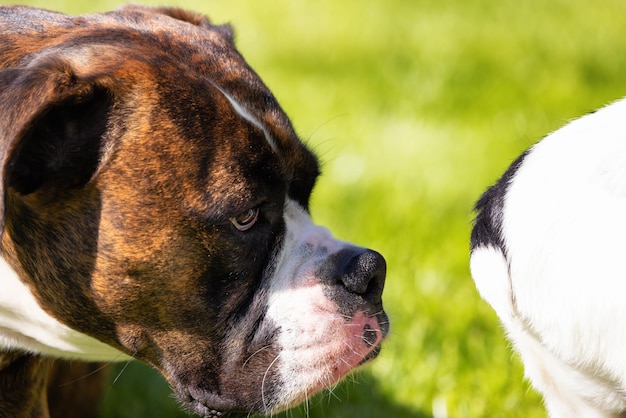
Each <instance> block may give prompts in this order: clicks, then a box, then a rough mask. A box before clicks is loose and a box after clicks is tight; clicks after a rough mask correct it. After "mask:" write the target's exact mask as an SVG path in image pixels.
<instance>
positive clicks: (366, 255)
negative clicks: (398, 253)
mask: <svg viewBox="0 0 626 418" xmlns="http://www.w3.org/2000/svg"><path fill="white" fill-rule="evenodd" d="M386 274H387V263H386V262H385V259H384V258H383V256H382V255H380V254H379V253H377V252H376V251H373V250H362V251H360V252H358V253H356V254H355V255H354V256H353V257H352V258H351V259H350V260H349V262H348V263H347V264H346V265H345V268H344V271H343V274H342V275H341V281H342V282H343V284H344V286H345V287H346V289H348V290H349V291H350V292H352V293H356V294H359V295H362V296H363V297H364V298H365V299H366V300H367V301H369V302H372V303H380V301H381V297H382V293H383V287H384V285H385V276H386Z"/></svg>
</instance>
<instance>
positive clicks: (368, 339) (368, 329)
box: [363, 324, 378, 347]
mask: <svg viewBox="0 0 626 418" xmlns="http://www.w3.org/2000/svg"><path fill="white" fill-rule="evenodd" d="M377 339H378V335H377V332H376V330H375V329H372V326H371V325H370V324H365V326H364V327H363V341H364V342H365V345H367V346H368V347H372V346H373V345H374V344H376V340H377Z"/></svg>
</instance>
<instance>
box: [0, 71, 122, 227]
mask: <svg viewBox="0 0 626 418" xmlns="http://www.w3.org/2000/svg"><path fill="white" fill-rule="evenodd" d="M44 61H45V62H43V63H41V62H40V63H37V64H33V65H31V66H29V67H26V68H9V69H5V70H0V158H1V161H2V171H1V172H0V173H1V174H0V176H1V178H0V187H1V189H0V192H1V196H2V199H0V205H1V206H0V214H2V215H0V221H1V222H0V228H1V227H2V226H3V224H4V222H3V221H4V209H5V208H4V205H5V200H6V196H7V193H8V192H9V191H11V192H15V193H17V194H19V195H23V196H24V195H29V194H32V193H36V192H37V193H39V192H41V193H58V192H60V191H66V190H71V189H74V188H78V187H82V186H84V185H85V184H86V183H88V182H89V180H90V179H91V178H92V176H93V175H94V173H95V172H96V170H97V168H98V165H99V160H100V149H101V145H102V140H103V135H104V134H105V132H106V129H107V124H108V118H109V114H110V111H111V108H112V103H113V98H112V94H111V93H110V90H109V89H108V88H106V87H104V86H103V85H101V84H100V85H99V84H98V83H97V81H96V79H95V78H94V77H92V78H91V79H80V78H79V77H77V76H76V74H75V73H74V71H73V70H72V68H71V66H70V65H69V64H67V63H66V62H64V61H62V60H54V59H49V60H44ZM0 231H1V229H0Z"/></svg>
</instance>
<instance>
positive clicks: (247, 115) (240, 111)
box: [211, 82, 278, 152]
mask: <svg viewBox="0 0 626 418" xmlns="http://www.w3.org/2000/svg"><path fill="white" fill-rule="evenodd" d="M211 84H212V85H213V86H214V87H215V88H216V89H218V90H219V91H220V93H222V94H223V95H224V97H226V98H227V99H228V101H229V102H230V105H231V106H232V107H233V110H235V112H237V114H239V116H241V117H242V118H244V119H245V120H247V121H248V122H250V123H251V124H253V125H254V126H256V127H257V128H258V129H260V130H261V131H262V132H263V135H264V136H265V140H266V141H267V143H268V144H269V146H270V148H272V150H273V151H274V152H277V151H278V147H277V146H276V141H275V140H274V138H273V137H272V135H271V134H270V132H269V130H268V129H267V128H266V127H265V125H264V124H262V123H261V122H260V121H259V120H258V119H257V118H256V117H255V116H254V115H253V114H252V113H250V112H249V111H248V110H247V109H246V108H245V107H243V106H242V105H241V104H240V103H239V102H238V101H237V100H235V98H234V97H233V96H231V95H230V94H228V93H227V92H226V91H225V90H224V89H223V88H221V87H220V86H218V85H217V84H215V83H213V82H211Z"/></svg>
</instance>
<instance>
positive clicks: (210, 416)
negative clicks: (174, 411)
mask: <svg viewBox="0 0 626 418" xmlns="http://www.w3.org/2000/svg"><path fill="white" fill-rule="evenodd" d="M178 398H179V399H180V400H181V402H182V403H183V404H185V405H186V406H187V408H188V409H189V410H190V411H191V412H193V413H195V414H197V415H200V416H201V417H205V418H217V417H229V418H234V417H237V416H244V415H245V413H244V412H242V411H241V410H240V409H238V408H236V407H235V405H234V402H232V401H230V400H228V399H225V398H223V397H221V396H219V395H216V394H214V393H213V392H209V391H206V390H204V389H201V388H197V387H187V388H183V389H182V390H179V391H178ZM209 405H211V406H209Z"/></svg>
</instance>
